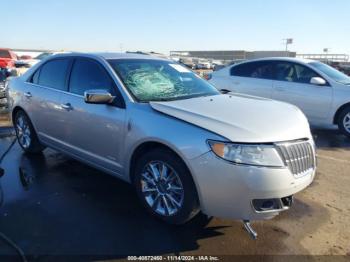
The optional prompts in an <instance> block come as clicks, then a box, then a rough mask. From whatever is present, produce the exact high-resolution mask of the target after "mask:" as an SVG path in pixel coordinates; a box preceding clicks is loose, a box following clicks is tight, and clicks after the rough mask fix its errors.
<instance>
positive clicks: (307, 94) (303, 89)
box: [272, 61, 333, 122]
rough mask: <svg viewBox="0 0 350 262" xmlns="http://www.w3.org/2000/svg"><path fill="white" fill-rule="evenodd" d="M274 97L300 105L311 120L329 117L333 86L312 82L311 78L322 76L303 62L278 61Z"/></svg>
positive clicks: (315, 120)
mask: <svg viewBox="0 0 350 262" xmlns="http://www.w3.org/2000/svg"><path fill="white" fill-rule="evenodd" d="M274 72H275V78H276V80H275V81H274V82H273V94H272V98H273V99H276V100H281V101H285V102H288V103H291V104H293V105H296V106H297V107H299V108H300V109H301V110H302V111H303V112H304V114H305V115H306V116H307V117H308V119H309V120H310V121H311V122H317V121H322V119H324V118H326V117H328V115H329V110H330V108H331V105H332V96H333V91H332V87H331V86H330V85H329V84H328V83H327V84H326V85H322V86H318V85H314V84H311V83H310V81H311V78H313V77H320V76H319V75H318V74H317V73H316V72H315V71H314V70H312V69H311V68H309V67H306V66H304V65H301V64H297V63H291V62H284V61H281V62H276V65H275V71H274Z"/></svg>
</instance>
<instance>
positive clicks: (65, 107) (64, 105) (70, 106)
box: [61, 103, 73, 111]
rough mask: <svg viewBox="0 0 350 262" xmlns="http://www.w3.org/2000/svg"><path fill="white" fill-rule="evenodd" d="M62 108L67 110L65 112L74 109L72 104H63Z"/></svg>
mask: <svg viewBox="0 0 350 262" xmlns="http://www.w3.org/2000/svg"><path fill="white" fill-rule="evenodd" d="M61 107H62V108H63V109H65V110H67V111H69V110H72V109H73V107H72V105H71V104H70V103H66V104H61Z"/></svg>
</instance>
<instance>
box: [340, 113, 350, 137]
mask: <svg viewBox="0 0 350 262" xmlns="http://www.w3.org/2000/svg"><path fill="white" fill-rule="evenodd" d="M338 127H339V129H340V131H341V132H342V133H343V134H344V135H346V136H347V137H350V106H348V107H346V108H345V109H343V111H341V113H340V115H339V118H338Z"/></svg>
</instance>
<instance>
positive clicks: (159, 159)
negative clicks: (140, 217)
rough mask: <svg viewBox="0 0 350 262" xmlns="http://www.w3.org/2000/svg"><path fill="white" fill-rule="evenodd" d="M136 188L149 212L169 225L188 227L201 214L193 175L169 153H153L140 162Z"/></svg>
mask: <svg viewBox="0 0 350 262" xmlns="http://www.w3.org/2000/svg"><path fill="white" fill-rule="evenodd" d="M134 184H135V187H136V191H137V194H138V196H139V198H140V200H141V202H142V204H143V206H144V207H145V208H146V209H147V210H148V212H149V213H151V214H152V215H153V216H155V217H157V218H159V219H161V220H163V221H165V222H167V223H170V224H184V223H186V222H187V221H189V220H190V219H191V218H193V217H194V216H195V215H196V214H197V213H198V212H199V201H198V197H197V193H196V192H197V191H196V188H195V185H194V182H193V180H192V177H191V174H190V172H189V171H188V169H187V167H186V165H185V164H184V163H183V161H182V160H181V159H180V158H179V157H178V156H177V155H175V154H174V153H172V152H171V151H169V150H165V149H157V150H153V151H151V152H149V153H146V154H145V155H143V156H142V157H141V158H140V159H138V161H137V165H136V168H135V176H134Z"/></svg>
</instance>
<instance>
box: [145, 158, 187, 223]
mask: <svg viewBox="0 0 350 262" xmlns="http://www.w3.org/2000/svg"><path fill="white" fill-rule="evenodd" d="M141 190H142V193H143V196H144V198H145V200H146V202H147V204H148V205H149V206H150V207H151V208H152V209H153V211H155V212H156V213H158V214H160V215H162V216H172V215H175V214H176V213H177V212H178V211H179V210H180V209H181V208H182V206H183V203H184V188H183V185H182V182H181V179H180V177H179V175H178V174H177V173H176V171H175V170H174V169H173V168H172V167H170V166H169V165H168V164H166V163H165V162H162V161H153V162H150V163H148V164H147V165H146V166H145V167H144V169H143V172H142V175H141Z"/></svg>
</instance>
